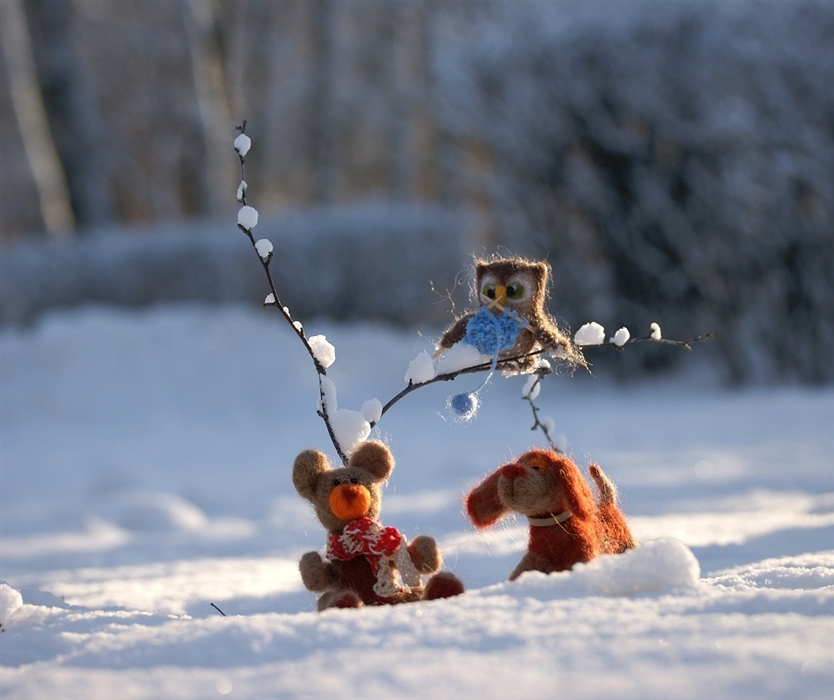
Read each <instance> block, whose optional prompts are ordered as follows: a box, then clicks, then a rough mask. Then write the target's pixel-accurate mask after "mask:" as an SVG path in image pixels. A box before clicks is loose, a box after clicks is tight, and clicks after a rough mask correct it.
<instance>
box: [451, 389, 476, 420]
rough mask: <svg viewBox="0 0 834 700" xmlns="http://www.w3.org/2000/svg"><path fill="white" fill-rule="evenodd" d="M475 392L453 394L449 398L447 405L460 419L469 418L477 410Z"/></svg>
mask: <svg viewBox="0 0 834 700" xmlns="http://www.w3.org/2000/svg"><path fill="white" fill-rule="evenodd" d="M478 404H479V401H478V395H477V394H455V395H454V396H452V397H451V398H450V399H449V407H450V408H451V409H452V410H453V411H454V412H455V413H456V414H457V416H458V417H459V418H460V419H461V420H469V419H470V418H472V417H473V416H474V415H475V413H477V411H478Z"/></svg>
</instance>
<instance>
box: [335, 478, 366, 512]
mask: <svg viewBox="0 0 834 700" xmlns="http://www.w3.org/2000/svg"><path fill="white" fill-rule="evenodd" d="M328 503H329V505H330V510H331V511H332V512H333V515H335V516H336V517H337V518H339V520H355V519H356V518H361V517H362V516H364V515H365V514H366V513H367V512H368V509H369V508H370V507H371V493H370V491H368V489H367V488H366V487H365V486H363V485H362V484H339V485H338V486H336V487H335V488H334V489H333V490H332V491H331V492H330V496H329V498H328Z"/></svg>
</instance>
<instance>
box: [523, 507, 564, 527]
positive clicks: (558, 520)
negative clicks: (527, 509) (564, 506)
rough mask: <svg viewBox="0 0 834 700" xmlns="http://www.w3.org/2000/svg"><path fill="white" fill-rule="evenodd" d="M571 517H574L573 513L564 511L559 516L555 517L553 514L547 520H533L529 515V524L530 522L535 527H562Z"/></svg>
mask: <svg viewBox="0 0 834 700" xmlns="http://www.w3.org/2000/svg"><path fill="white" fill-rule="evenodd" d="M571 515H573V513H571V512H570V510H563V511H562V512H561V513H559V514H558V515H553V514H552V513H551V514H550V515H548V516H547V517H545V518H531V517H530V516H529V515H528V516H527V522H529V523H530V524H531V525H532V526H533V527H550V526H551V525H561V524H562V523H563V522H565V520H567V519H568V518H569V517H570V516H571Z"/></svg>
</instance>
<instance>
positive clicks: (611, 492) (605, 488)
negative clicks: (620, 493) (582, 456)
mask: <svg viewBox="0 0 834 700" xmlns="http://www.w3.org/2000/svg"><path fill="white" fill-rule="evenodd" d="M588 471H589V472H590V474H591V477H592V478H593V480H594V483H595V484H596V485H597V491H599V505H600V506H607V505H609V504H610V505H615V504H616V503H617V487H616V486H614V484H613V483H612V481H611V479H609V478H608V477H607V476H605V472H604V471H602V469H600V468H599V465H598V464H592V465H591V466H589V467H588Z"/></svg>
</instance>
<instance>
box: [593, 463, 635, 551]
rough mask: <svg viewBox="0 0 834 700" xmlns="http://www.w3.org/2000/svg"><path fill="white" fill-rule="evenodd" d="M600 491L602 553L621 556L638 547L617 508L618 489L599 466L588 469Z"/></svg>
mask: <svg viewBox="0 0 834 700" xmlns="http://www.w3.org/2000/svg"><path fill="white" fill-rule="evenodd" d="M588 471H589V472H590V474H591V477H593V479H594V483H595V484H596V485H597V490H598V491H599V503H598V505H597V520H598V522H599V523H600V526H601V527H602V533H603V536H602V538H601V545H602V551H603V552H604V553H606V554H619V553H621V552H624V551H625V550H627V549H632V548H633V547H636V546H637V541H636V540H635V539H634V537H633V535H632V534H631V530H630V529H629V527H628V524H627V523H626V520H625V517H624V516H623V514H622V513H621V512H620V509H619V508H617V487H616V486H614V484H613V483H612V482H611V480H610V479H609V478H608V477H607V476H605V472H603V471H602V469H600V468H599V466H598V465H596V464H592V465H591V466H590V467H588Z"/></svg>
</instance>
